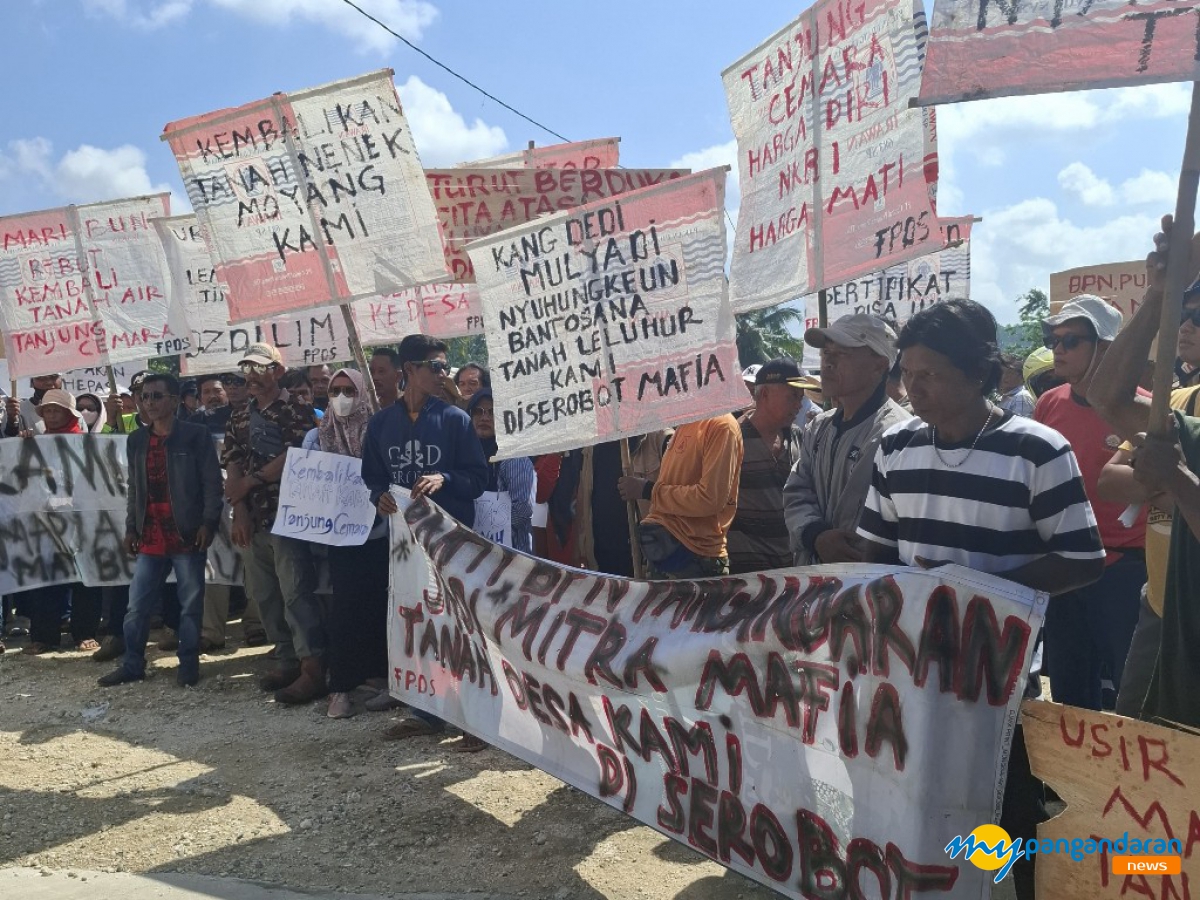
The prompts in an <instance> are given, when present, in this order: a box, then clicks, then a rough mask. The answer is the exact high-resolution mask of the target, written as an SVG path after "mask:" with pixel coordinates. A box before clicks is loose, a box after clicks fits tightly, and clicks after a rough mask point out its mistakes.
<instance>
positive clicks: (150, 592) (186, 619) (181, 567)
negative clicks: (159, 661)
mask: <svg viewBox="0 0 1200 900" xmlns="http://www.w3.org/2000/svg"><path fill="white" fill-rule="evenodd" d="M206 559H208V554H207V553H180V554H179V555H177V556H151V555H150V554H148V553H139V554H138V558H137V562H135V563H134V565H133V581H132V582H131V583H130V585H129V611H128V612H127V613H125V658H124V660H123V661H122V663H121V667H122V668H123V669H125V671H126V672H128V673H129V674H131V675H137V676H141V675H144V674H145V672H146V640H147V638H148V637H149V636H150V615H151V613H152V612H153V611H154V605H155V602H156V601H157V600H158V598H159V594H160V592H161V591H162V587H163V585H164V584H165V583H166V581H167V577H168V576H169V575H170V574H171V570H172V569H174V571H175V580H176V582H177V583H178V596H179V670H180V672H181V673H187V672H191V673H193V674H194V673H197V672H198V671H199V667H200V619H201V617H202V616H203V615H204V562H205V560H206Z"/></svg>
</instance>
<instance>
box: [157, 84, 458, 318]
mask: <svg viewBox="0 0 1200 900" xmlns="http://www.w3.org/2000/svg"><path fill="white" fill-rule="evenodd" d="M163 138H164V140H169V141H170V144H171V149H172V151H173V152H174V154H175V157H176V160H177V161H178V163H179V169H180V172H181V173H182V175H183V182H184V186H185V187H186V189H187V192H188V197H189V199H190V200H191V202H192V206H193V207H194V208H195V210H196V215H197V217H198V219H199V220H200V223H201V225H203V226H204V228H205V232H206V235H207V239H208V241H209V246H210V250H211V252H212V254H213V258H214V262H215V263H216V270H217V280H218V281H219V282H220V283H221V284H222V285H224V286H225V289H226V295H227V296H226V300H227V302H228V304H229V312H230V320H231V321H233V322H246V321H252V320H259V319H261V318H262V317H263V316H270V315H277V314H280V313H285V312H288V311H290V310H296V309H305V308H308V307H313V306H327V305H330V304H333V303H346V302H349V301H352V300H357V299H361V298H365V297H370V296H374V295H376V294H380V293H385V292H391V291H397V290H401V289H403V288H405V287H409V286H412V285H416V284H424V283H428V282H432V281H437V280H439V279H444V278H445V269H444V266H443V262H442V247H441V237H440V235H439V233H438V224H437V218H436V216H435V214H434V211H433V201H432V200H431V199H430V197H429V192H428V190H427V189H426V188H425V181H424V173H423V171H422V169H421V164H420V160H419V159H418V157H417V151H416V147H415V146H414V145H413V141H412V135H411V133H410V132H409V128H408V122H407V121H406V120H405V118H404V111H403V109H402V108H401V106H400V100H399V97H398V96H397V94H396V88H395V85H394V84H393V83H392V73H391V70H385V71H382V72H376V73H372V74H370V75H365V76H362V77H360V78H353V79H347V80H345V81H338V82H334V83H332V84H327V85H324V86H322V87H317V88H312V89H310V90H305V91H299V92H297V93H293V94H287V95H285V94H276V95H274V96H273V97H271V98H269V99H267V100H261V101H258V102H255V103H250V104H247V105H245V106H242V107H239V108H238V109H235V110H226V111H220V112H215V113H209V114H207V115H203V116H197V117H194V118H191V119H185V120H183V121H180V122H173V123H171V124H169V125H167V127H166V130H165V131H164V134H163Z"/></svg>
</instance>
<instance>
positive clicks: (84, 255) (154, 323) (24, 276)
mask: <svg viewBox="0 0 1200 900" xmlns="http://www.w3.org/2000/svg"><path fill="white" fill-rule="evenodd" d="M169 213H170V199H169V195H168V194H152V195H149V196H146V197H132V198H129V199H125V200H113V201H107V202H104V203H92V204H88V205H85V206H69V207H63V208H60V209H50V210H44V211H41V212H31V213H22V214H19V215H15V216H5V217H3V218H0V329H2V330H3V332H4V343H5V348H6V351H7V353H6V355H7V357H8V361H9V371H10V372H11V373H12V376H13V377H14V378H26V377H31V376H34V375H48V374H50V373H53V372H63V371H66V370H69V369H79V368H86V367H88V366H102V365H108V364H110V363H122V362H128V361H131V360H138V359H145V358H146V357H149V356H173V355H175V354H178V353H182V352H183V351H184V350H186V349H187V335H186V334H185V333H183V332H182V331H181V330H180V328H179V327H178V323H177V322H175V321H174V320H173V319H172V317H171V316H170V315H169V311H168V305H167V303H168V287H169V285H168V281H169V275H168V272H167V265H166V260H165V259H164V257H163V251H162V247H161V246H160V245H159V242H158V239H157V238H156V237H155V235H154V229H153V227H152V226H151V221H152V219H153V218H154V217H156V216H165V215H169Z"/></svg>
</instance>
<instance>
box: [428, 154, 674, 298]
mask: <svg viewBox="0 0 1200 900" xmlns="http://www.w3.org/2000/svg"><path fill="white" fill-rule="evenodd" d="M686 174H687V170H686V169H536V170H535V169H481V170H472V169H429V170H428V171H427V172H426V173H425V177H426V180H427V181H428V184H429V193H430V194H431V195H432V197H433V202H434V204H435V205H436V206H437V213H438V218H439V219H440V221H441V224H442V234H443V236H444V238H445V241H446V267H447V268H448V269H449V271H450V280H451V281H460V282H472V281H475V280H476V278H475V271H474V269H473V268H472V266H471V259H470V257H469V256H468V254H467V252H466V245H467V244H468V243H470V242H471V241H474V240H478V239H480V238H484V237H486V236H488V235H489V234H495V233H496V232H498V231H503V230H504V229H506V228H514V227H516V226H517V225H522V224H524V223H526V222H532V221H533V220H534V219H536V218H538V217H540V216H547V215H550V214H552V213H555V212H559V211H560V210H564V209H570V208H571V207H574V206H582V205H584V204H586V203H594V202H597V201H599V200H603V199H604V198H607V197H616V196H618V195H620V194H626V193H629V192H630V191H635V190H638V189H639V188H644V187H650V186H651V185H655V184H661V183H662V182H664V181H669V180H671V179H673V178H679V177H680V176H681V175H686Z"/></svg>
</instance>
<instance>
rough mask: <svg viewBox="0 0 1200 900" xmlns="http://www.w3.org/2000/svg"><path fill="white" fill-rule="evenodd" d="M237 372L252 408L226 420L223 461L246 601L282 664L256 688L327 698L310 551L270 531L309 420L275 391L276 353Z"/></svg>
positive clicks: (260, 349) (255, 353) (280, 695)
mask: <svg viewBox="0 0 1200 900" xmlns="http://www.w3.org/2000/svg"><path fill="white" fill-rule="evenodd" d="M238 366H239V368H240V369H241V371H242V375H243V376H244V377H245V379H246V387H247V389H248V390H249V391H250V401H249V402H248V403H247V404H246V405H245V406H242V407H239V408H238V409H235V410H234V412H233V415H232V416H231V418H230V420H229V429H228V431H226V433H225V448H224V453H223V454H222V461H223V462H224V464H225V471H226V479H225V499H226V500H228V501H229V504H230V505H231V506H232V507H233V533H232V537H233V543H234V544H235V545H236V546H238V547H239V548H240V549H241V552H242V562H243V564H244V566H245V580H246V593H247V594H249V595H250V596H252V597H254V599H256V600H257V601H258V605H259V610H260V611H261V613H262V619H263V624H264V625H265V626H266V629H267V636H268V637H269V638H270V639H271V640H272V641H273V642H274V643H275V647H276V651H277V654H278V660H279V667H278V668H277V669H276V670H275V671H272V672H269V673H268V674H266V675H264V676H263V678H262V679H260V681H259V684H260V686H261V687H262V688H263V690H273V691H275V700H276V702H278V703H308V702H310V701H312V700H315V699H317V698H318V697H323V696H325V694H326V686H325V647H326V638H325V630H324V626H323V624H322V621H321V607H320V604H319V602H318V600H317V597H316V587H317V584H316V581H317V579H316V572H315V570H314V567H313V562H312V557H311V556H310V555H309V552H308V547H307V544H305V542H304V541H298V540H296V539H295V538H288V537H283V536H281V535H277V534H272V533H271V526H272V525H273V524H274V522H275V513H276V510H277V509H278V508H279V482H280V480H281V479H282V478H283V467H284V464H285V463H286V461H287V451H288V448H289V447H299V446H300V445H301V443H302V442H303V441H304V436H305V435H306V434H307V433H308V430H309V429H310V428H311V427H312V412H311V409H310V407H306V406H303V405H301V404H300V403H299V402H297V401H296V400H294V399H292V397H291V396H290V395H289V394H288V392H287V391H286V390H284V389H283V388H281V387H280V386H279V380H280V378H282V377H283V374H284V372H285V371H286V370H285V369H284V366H283V357H282V356H281V355H280V353H279V351H278V350H277V349H276V348H275V347H273V346H271V345H270V344H266V343H258V344H251V345H250V346H249V347H248V348H247V349H246V355H245V356H243V357H242V360H241V362H240V363H238Z"/></svg>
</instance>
